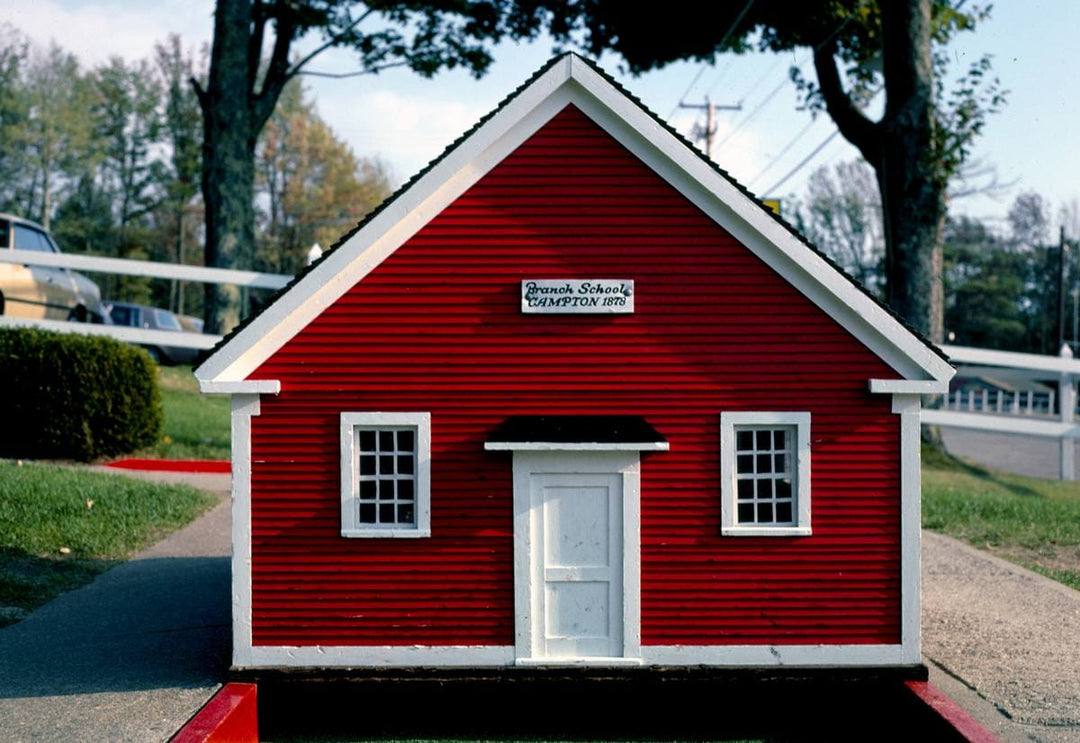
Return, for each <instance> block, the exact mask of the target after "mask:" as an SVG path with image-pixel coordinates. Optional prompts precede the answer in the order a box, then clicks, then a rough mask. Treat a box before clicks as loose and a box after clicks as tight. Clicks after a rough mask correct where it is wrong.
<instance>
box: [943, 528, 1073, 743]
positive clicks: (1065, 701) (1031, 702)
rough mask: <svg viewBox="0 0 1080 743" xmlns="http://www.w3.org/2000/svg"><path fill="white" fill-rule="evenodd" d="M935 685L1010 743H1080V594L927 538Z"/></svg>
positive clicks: (962, 547) (980, 554) (945, 539)
mask: <svg viewBox="0 0 1080 743" xmlns="http://www.w3.org/2000/svg"><path fill="white" fill-rule="evenodd" d="M922 555H923V653H924V655H925V657H926V661H927V665H928V666H930V668H931V678H930V681H931V683H934V684H935V685H936V686H938V687H939V688H941V689H942V690H943V691H944V692H945V693H946V694H949V695H950V696H951V697H953V699H954V701H956V702H957V703H958V704H960V705H961V706H962V707H964V708H965V709H967V711H968V712H969V713H971V714H972V715H973V716H974V717H975V718H976V719H977V720H979V721H980V722H981V723H983V725H984V726H985V727H987V728H988V729H989V730H990V731H991V732H993V733H995V734H996V735H997V736H998V737H999V738H1001V740H1002V741H1006V743H1010V742H1011V741H1018V742H1019V741H1044V742H1046V743H1066V742H1069V743H1073V742H1077V743H1080V591H1075V590H1073V589H1071V588H1068V587H1067V586H1064V585H1062V584H1060V583H1057V582H1055V581H1052V580H1049V579H1047V578H1044V577H1043V576H1041V575H1038V574H1036V573H1032V572H1031V571H1028V570H1025V569H1023V568H1021V567H1018V566H1016V565H1013V564H1012V563H1010V562H1006V561H1004V560H1000V559H998V558H996V557H993V556H991V555H988V554H986V553H985V552H980V551H979V550H976V549H973V548H972V547H969V546H967V545H965V544H962V543H960V542H958V541H956V540H955V539H950V538H949V537H945V536H942V535H940V534H934V533H932V532H923V551H922Z"/></svg>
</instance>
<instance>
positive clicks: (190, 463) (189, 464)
mask: <svg viewBox="0 0 1080 743" xmlns="http://www.w3.org/2000/svg"><path fill="white" fill-rule="evenodd" d="M105 466H106V467H114V468H116V469H119V470H145V471H149V472H197V473H199V472H204V473H212V474H223V475H227V474H229V473H230V472H232V462H228V461H224V462H223V461H219V460H211V459H118V460H117V461H115V462H108V463H107V464H106V465H105Z"/></svg>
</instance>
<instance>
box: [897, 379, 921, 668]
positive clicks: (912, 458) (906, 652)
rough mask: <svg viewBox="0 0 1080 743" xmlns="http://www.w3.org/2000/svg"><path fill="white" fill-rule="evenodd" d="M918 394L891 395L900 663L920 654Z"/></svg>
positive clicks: (914, 660) (918, 658)
mask: <svg viewBox="0 0 1080 743" xmlns="http://www.w3.org/2000/svg"><path fill="white" fill-rule="evenodd" d="M921 410H922V397H920V396H919V395H918V394H895V395H893V401H892V412H893V413H895V414H896V415H898V416H899V417H900V602H901V603H900V635H901V645H902V647H903V662H905V663H918V662H919V661H920V659H921V655H922V635H921V624H920V621H921V612H922V603H921V602H922V596H921V589H922V575H921V570H922V568H921V561H920V550H921V540H922V466H921V458H920V451H921V448H922V435H921V434H922V421H921Z"/></svg>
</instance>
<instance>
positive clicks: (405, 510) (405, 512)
mask: <svg viewBox="0 0 1080 743" xmlns="http://www.w3.org/2000/svg"><path fill="white" fill-rule="evenodd" d="M397 522H398V523H399V524H413V523H415V522H416V509H415V508H414V507H413V504H412V503H402V504H400V505H398V507H397Z"/></svg>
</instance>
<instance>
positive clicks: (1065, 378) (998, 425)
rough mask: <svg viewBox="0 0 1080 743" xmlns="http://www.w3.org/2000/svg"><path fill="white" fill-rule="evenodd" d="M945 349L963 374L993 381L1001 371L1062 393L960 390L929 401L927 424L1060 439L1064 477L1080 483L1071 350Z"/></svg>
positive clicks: (1078, 369)
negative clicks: (1045, 353)
mask: <svg viewBox="0 0 1080 743" xmlns="http://www.w3.org/2000/svg"><path fill="white" fill-rule="evenodd" d="M942 350H943V351H944V352H945V353H946V354H947V355H948V356H949V359H950V360H951V361H952V363H953V364H954V365H956V366H957V367H958V371H959V373H960V374H961V375H964V374H965V373H966V374H969V375H971V374H979V375H986V376H990V377H993V376H994V374H995V372H1001V373H1004V374H1006V375H1008V376H1010V377H1012V378H1021V379H1026V380H1030V381H1032V382H1040V381H1041V382H1054V383H1056V384H1057V394H1056V395H1055V394H1054V392H1053V391H1048V392H1039V391H1036V390H1023V391H1020V392H1012V393H1009V392H1001V391H998V390H995V391H994V392H997V393H998V394H997V395H993V394H992V393H990V392H989V391H988V390H980V391H978V392H976V391H973V390H969V391H960V392H955V391H954V392H953V393H951V394H950V395H948V396H945V397H940V396H939V398H938V399H936V400H934V399H928V400H927V405H926V406H925V409H924V410H923V414H922V421H923V424H924V425H934V426H951V427H954V428H969V429H973V430H979V431H993V432H998V433H1016V434H1024V435H1028V436H1043V437H1049V438H1055V439H1058V441H1059V446H1060V452H1061V479H1063V480H1075V479H1076V463H1075V461H1074V460H1075V440H1076V439H1078V438H1080V426H1078V425H1077V409H1076V404H1077V394H1076V384H1077V380H1078V379H1080V360H1077V359H1074V358H1073V354H1072V351H1071V350H1070V349H1069V347H1068V346H1064V347H1062V349H1061V354H1060V356H1040V355H1038V354H1030V353H1015V352H1012V351H990V350H987V349H983V348H968V347H965V346H942ZM1055 397H1056V400H1055ZM1055 402H1056V405H1055Z"/></svg>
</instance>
